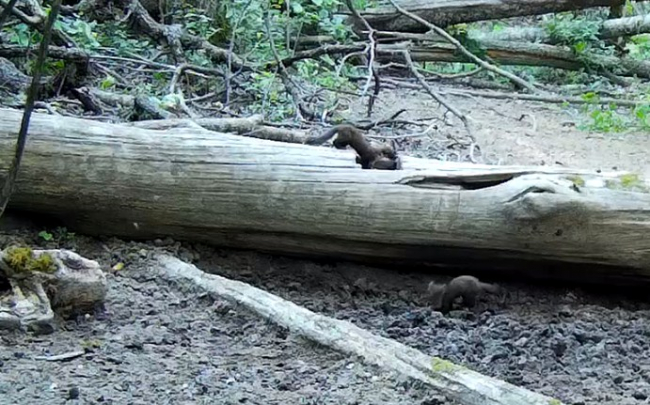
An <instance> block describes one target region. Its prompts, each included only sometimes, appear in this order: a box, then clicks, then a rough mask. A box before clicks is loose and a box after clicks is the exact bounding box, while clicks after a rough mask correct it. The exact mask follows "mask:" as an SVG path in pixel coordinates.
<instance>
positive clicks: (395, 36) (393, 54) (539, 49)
mask: <svg viewBox="0 0 650 405" xmlns="http://www.w3.org/2000/svg"><path fill="white" fill-rule="evenodd" d="M377 36H378V40H377V42H378V44H377V48H376V53H377V60H378V61H379V62H382V63H390V62H397V63H404V58H403V56H402V52H404V51H406V50H409V51H410V52H411V58H412V59H413V60H414V61H416V62H465V63H470V62H469V61H468V60H467V58H465V57H464V56H463V55H461V54H459V53H458V51H457V49H456V47H454V46H453V45H451V44H449V43H447V42H440V41H438V38H439V37H436V36H434V35H428V34H413V33H400V32H378V33H377ZM412 42H415V44H412ZM303 45H307V43H303ZM480 46H481V47H482V49H484V50H485V54H486V56H489V57H490V58H492V60H493V61H494V62H496V63H498V64H500V65H520V66H546V67H553V68H558V69H565V70H581V69H584V68H585V63H584V62H583V61H581V60H580V59H579V58H578V57H576V55H575V54H574V53H573V52H571V50H569V49H567V48H564V47H559V46H554V45H548V44H539V43H529V42H516V41H514V42H505V41H483V42H481V43H480ZM364 47H365V45H364V44H359V43H355V44H352V45H334V44H332V45H324V46H322V47H319V48H316V49H308V50H303V51H299V52H296V53H295V54H294V55H292V56H291V57H288V58H285V59H284V60H283V61H282V62H283V64H285V66H289V65H291V64H293V63H295V62H296V61H298V60H302V59H305V58H315V57H319V56H321V55H323V54H329V55H337V54H339V55H340V54H346V53H350V52H355V51H359V50H363V49H364ZM590 61H591V63H592V66H593V70H594V71H596V72H598V71H599V70H600V71H602V70H605V71H607V72H610V73H615V74H617V75H621V76H628V77H631V76H637V77H643V78H650V62H648V61H642V60H637V59H632V58H627V57H625V58H617V57H615V56H606V55H595V54H594V55H591V59H590Z"/></svg>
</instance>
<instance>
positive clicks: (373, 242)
mask: <svg viewBox="0 0 650 405" xmlns="http://www.w3.org/2000/svg"><path fill="white" fill-rule="evenodd" d="M0 115H2V117H3V119H2V120H0V173H6V171H7V167H8V164H9V162H10V161H11V156H12V154H13V150H14V145H15V136H16V133H17V131H18V128H19V125H20V120H21V115H22V113H21V112H20V111H13V110H7V109H2V110H0ZM402 160H403V166H404V168H405V170H399V171H382V170H361V169H360V168H359V167H358V165H356V163H355V161H354V152H353V151H352V150H343V151H341V150H336V149H334V148H326V147H310V146H305V145H299V144H287V143H282V142H275V141H269V140H260V139H254V138H248V137H241V136H236V135H229V134H222V133H217V132H210V131H196V130H192V129H185V128H182V129H174V130H169V131H152V130H145V129H140V128H127V127H125V126H123V125H111V124H107V123H101V122H93V121H89V120H83V119H78V118H69V117H55V116H48V115H45V114H34V115H33V117H32V121H31V123H30V134H29V138H28V142H27V146H26V150H25V155H24V158H23V164H22V166H21V171H20V173H19V175H18V179H17V185H16V187H17V188H16V193H15V195H14V196H13V197H12V200H11V202H10V208H14V209H23V210H27V211H31V212H40V213H48V214H52V215H57V216H59V217H60V218H62V219H64V220H65V221H66V224H67V226H68V227H70V228H73V229H76V230H77V231H79V232H83V233H86V234H89V235H116V236H121V237H125V238H132V239H153V238H157V237H164V236H172V237H174V238H177V239H184V240H190V241H201V242H206V243H210V244H214V245H220V246H226V247H235V248H250V249H256V250H262V251H268V252H275V253H285V254H303V255H309V256H311V257H314V256H321V257H327V258H345V259H361V260H371V259H374V260H379V261H381V262H391V261H395V262H398V263H402V264H415V265H423V264H435V263H441V262H446V263H451V265H462V266H463V268H464V269H468V268H470V267H471V266H472V265H475V266H480V267H481V268H482V269H489V268H497V269H498V268H508V265H507V263H510V266H511V267H510V268H511V269H514V271H516V272H517V274H519V275H529V276H535V275H536V274H537V273H536V272H535V271H534V269H533V267H527V266H523V267H522V266H521V264H519V263H516V262H513V260H521V259H527V260H532V261H536V262H542V263H545V262H546V261H560V262H571V263H586V264H588V265H589V268H588V269H586V270H585V271H586V272H587V273H586V274H589V279H590V280H593V281H598V279H599V277H600V278H603V277H604V278H608V279H609V278H613V279H621V280H619V281H625V279H627V278H630V277H632V278H633V279H637V280H638V279H639V278H646V279H647V276H648V275H649V273H648V271H649V270H650V238H647V237H645V235H647V233H648V230H649V229H650V195H649V194H648V193H647V190H648V189H649V186H648V185H647V184H646V183H645V181H644V180H643V179H637V177H635V176H627V177H621V173H618V174H617V173H609V174H608V173H597V172H596V171H595V170H573V169H565V168H553V167H512V166H510V167H503V166H486V165H471V164H451V163H443V162H436V161H430V160H426V159H416V158H410V157H407V156H404V157H403V159H402ZM617 184H618V186H617ZM621 188H622V189H621ZM515 264H516V267H513V266H515ZM593 264H602V265H612V266H626V269H625V270H621V271H618V270H617V271H611V270H605V271H603V272H600V273H599V272H597V271H596V270H595V269H592V268H591V267H592V265H593ZM578 268H579V266H574V268H572V271H558V272H557V273H554V274H553V275H552V276H553V277H557V278H567V277H568V278H574V279H575V278H577V279H579V278H580V277H582V276H583V275H584V274H585V273H581V271H578ZM543 274H544V277H550V275H549V274H548V270H546V269H545V272H544V273H543ZM608 282H611V280H608Z"/></svg>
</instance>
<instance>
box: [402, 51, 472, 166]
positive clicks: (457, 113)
mask: <svg viewBox="0 0 650 405" xmlns="http://www.w3.org/2000/svg"><path fill="white" fill-rule="evenodd" d="M402 55H403V56H404V59H405V60H406V64H407V65H408V66H409V68H410V70H411V73H412V74H413V76H415V78H416V79H417V81H418V82H419V83H420V85H421V86H422V87H424V89H425V90H426V92H427V93H429V95H430V96H431V97H433V99H434V100H436V101H437V102H438V103H440V104H442V105H443V106H444V107H445V108H446V109H447V110H449V111H450V112H451V113H452V114H454V115H455V116H456V117H458V119H460V121H461V122H462V123H463V126H465V129H466V130H467V133H468V134H469V138H470V140H471V144H470V147H469V159H470V161H471V162H472V163H476V159H475V158H474V149H475V148H476V137H474V133H473V132H472V128H471V127H470V125H469V120H468V119H467V117H466V116H465V114H463V113H461V112H460V111H459V110H458V109H457V108H456V107H454V106H453V105H451V104H449V102H448V101H446V100H445V99H444V98H443V97H442V96H441V95H440V94H438V93H436V91H435V90H433V89H432V88H431V86H429V84H428V83H427V81H426V80H425V78H424V76H422V74H421V73H420V72H418V70H417V69H416V68H415V64H414V63H413V60H411V55H409V53H408V51H404V52H403V54H402Z"/></svg>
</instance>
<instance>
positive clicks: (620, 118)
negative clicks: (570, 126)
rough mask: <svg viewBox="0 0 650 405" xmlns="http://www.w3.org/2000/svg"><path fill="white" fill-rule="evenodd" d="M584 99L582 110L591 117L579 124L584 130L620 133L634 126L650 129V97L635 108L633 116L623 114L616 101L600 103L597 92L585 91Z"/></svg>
mask: <svg viewBox="0 0 650 405" xmlns="http://www.w3.org/2000/svg"><path fill="white" fill-rule="evenodd" d="M582 99H583V100H585V101H587V103H586V104H584V105H583V106H582V111H583V112H584V113H585V114H587V116H588V117H589V118H590V119H589V121H587V122H586V123H583V124H582V125H580V126H579V128H581V129H583V130H588V131H598V132H603V133H610V132H614V133H620V132H625V131H626V130H628V129H634V128H639V129H644V130H648V129H650V98H649V99H648V102H647V103H644V104H640V105H637V106H636V108H634V110H633V114H632V117H629V116H628V115H625V114H621V113H620V112H619V111H618V110H619V108H618V106H617V105H616V104H614V103H610V104H608V105H602V104H600V103H599V102H598V101H599V97H598V95H597V94H596V93H593V92H590V93H585V94H583V95H582Z"/></svg>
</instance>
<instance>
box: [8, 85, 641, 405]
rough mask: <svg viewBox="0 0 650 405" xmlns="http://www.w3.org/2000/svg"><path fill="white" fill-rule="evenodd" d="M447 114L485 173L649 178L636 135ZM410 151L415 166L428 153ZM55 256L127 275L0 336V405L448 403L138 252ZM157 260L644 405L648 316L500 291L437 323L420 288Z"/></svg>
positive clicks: (477, 366) (493, 113)
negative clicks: (50, 322) (42, 328)
mask: <svg viewBox="0 0 650 405" xmlns="http://www.w3.org/2000/svg"><path fill="white" fill-rule="evenodd" d="M391 97H392V98H391ZM450 99H451V100H452V101H453V102H454V103H455V104H456V106H457V107H459V108H461V109H463V110H464V111H471V114H470V115H471V117H472V118H473V119H474V120H475V125H476V129H477V133H476V135H477V138H478V142H479V145H480V146H481V147H482V149H483V151H484V153H485V154H486V156H487V157H488V158H489V159H490V160H491V161H493V162H496V161H497V160H499V159H501V163H502V164H533V165H539V164H555V162H561V163H562V164H564V165H567V166H574V167H582V168H594V167H598V168H602V169H610V168H612V167H618V168H621V169H628V170H634V171H637V172H639V171H641V172H643V173H650V161H649V160H648V159H647V158H645V155H644V151H646V150H650V148H649V147H650V139H649V138H648V137H647V134H640V133H636V134H635V133H630V134H626V135H600V136H599V135H594V134H588V133H585V132H581V131H579V130H577V129H576V128H575V126H573V125H572V124H571V121H573V122H575V117H572V116H571V114H568V113H565V112H563V111H562V110H561V109H560V107H559V106H558V107H556V106H550V107H549V106H545V105H540V104H538V103H527V102H514V101H500V100H481V99H468V98H460V97H452V98H450ZM397 100H399V103H400V104H396V103H397ZM377 105H378V108H379V109H381V108H383V109H384V110H385V111H387V112H388V113H389V112H391V111H392V110H390V107H393V106H395V105H399V106H406V107H407V108H409V113H408V114H409V116H410V118H411V119H413V117H421V116H427V115H429V116H430V115H431V114H434V113H435V114H437V113H438V112H439V110H438V107H437V105H435V104H434V103H432V102H431V101H429V99H428V97H427V96H425V95H423V94H416V93H413V92H404V93H403V94H401V93H399V92H395V93H393V94H392V95H391V94H382V97H381V98H380V99H379V100H378V101H377ZM361 107H363V106H361ZM388 113H387V114H388ZM525 113H529V114H533V115H534V117H535V122H536V128H535V131H533V130H532V127H533V125H532V121H531V120H529V119H528V118H524V119H522V120H519V118H520V116H521V115H522V114H525ZM402 118H408V116H405V117H402ZM447 133H451V134H462V130H461V129H460V128H458V127H457V126H445V125H441V127H440V131H439V133H438V134H437V135H436V136H440V137H444V136H445V135H446V134H447ZM434 141H435V139H434ZM419 147H420V148H422V149H423V150H424V151H423V152H422V154H426V148H427V144H426V142H425V141H423V142H422V143H421V144H420V145H419ZM3 221H5V219H4V218H3ZM40 230H42V228H39V227H35V228H32V229H31V230H30V231H29V232H27V233H21V234H19V235H17V236H16V235H13V236H7V235H6V234H5V235H4V236H2V238H1V239H0V242H2V243H1V245H0V247H1V248H5V247H6V246H7V245H8V244H9V243H10V242H11V241H15V240H17V239H16V238H17V237H18V238H19V239H22V240H24V241H26V242H28V243H30V244H32V245H38V244H41V245H42V241H41V240H39V239H38V237H37V236H36V234H37V232H38V231H40ZM55 245H56V244H55ZM61 245H62V246H63V247H68V248H73V249H74V250H75V251H77V252H78V253H80V254H82V255H84V256H86V257H88V258H92V259H96V260H98V261H100V263H101V264H102V265H103V266H104V268H105V269H106V270H107V271H109V270H108V269H110V267H111V266H113V265H114V264H116V263H117V262H119V261H126V262H127V263H130V264H129V265H127V267H126V269H125V270H124V271H122V272H119V273H117V274H113V272H110V275H109V280H110V286H111V287H110V288H111V289H110V294H109V299H108V302H107V305H106V313H105V314H103V315H100V316H98V317H96V318H95V317H89V318H87V319H83V320H81V322H79V323H77V322H68V323H65V325H64V328H63V329H62V330H61V331H60V332H57V333H55V334H53V335H50V336H39V337H33V336H22V335H18V334H6V333H5V334H2V335H0V405H4V404H43V403H48V404H49V403H52V404H56V403H67V402H70V403H88V404H102V403H108V404H153V403H155V404H166V403H169V404H204V403H205V404H208V403H210V404H212V403H219V404H240V403H244V404H245V403H248V404H276V403H277V404H280V403H291V404H397V403H413V404H420V405H426V404H443V403H449V402H445V401H444V400H443V398H441V397H438V396H436V395H435V393H432V392H430V391H429V390H427V389H425V388H422V387H421V386H419V385H416V386H414V385H412V384H411V383H409V382H408V381H403V380H402V379H400V378H399V377H397V376H394V375H392V374H390V373H386V372H383V371H381V370H378V369H376V368H375V367H371V366H366V365H363V364H361V363H360V362H359V361H358V360H357V359H350V358H346V357H344V356H342V355H340V354H338V353H335V352H332V351H330V350H328V349H327V348H322V347H317V346H315V345H313V344H310V343H309V342H305V341H303V340H301V339H299V338H296V337H294V336H292V335H290V334H288V333H287V332H286V331H284V330H281V329H279V328H277V327H275V326H273V325H270V324H268V323H267V322H265V321H262V320H260V319H258V318H256V317H255V316H253V315H251V314H249V313H247V312H245V311H241V310H239V309H237V308H233V307H231V306H229V305H228V304H226V303H224V302H222V301H220V300H219V299H215V298H214V297H206V296H195V295H192V294H186V293H182V292H180V291H177V290H175V289H174V288H171V287H170V286H168V285H165V284H161V283H158V282H156V281H155V280H146V277H145V278H143V277H142V272H141V271H140V270H141V269H140V268H139V267H138V265H137V263H138V261H137V259H138V258H139V257H140V255H141V252H140V249H141V248H142V247H143V246H144V245H137V244H131V243H125V242H122V241H117V240H104V241H99V240H94V239H89V238H84V237H81V236H77V237H75V238H72V239H70V240H66V241H63V242H62V243H61ZM155 245H156V246H158V247H159V248H165V249H167V250H170V251H172V252H174V253H175V254H176V255H177V256H178V257H180V258H181V259H183V260H186V261H192V262H194V263H195V264H197V265H198V266H199V267H200V268H202V269H204V270H206V271H210V272H215V273H219V274H221V275H225V276H227V277H231V278H235V279H239V280H242V281H245V282H249V283H251V284H253V285H255V286H257V287H260V288H263V289H265V290H268V291H270V292H273V293H275V294H278V295H280V296H282V297H284V298H286V299H289V300H291V301H293V302H295V303H297V304H300V305H303V306H305V307H307V308H309V309H310V310H313V311H316V312H320V313H324V314H327V315H330V316H333V317H335V318H338V319H347V320H350V321H352V322H353V323H355V324H356V325H358V326H360V327H363V328H366V329H368V330H370V331H372V332H374V333H377V334H380V335H383V336H386V337H390V338H393V339H396V340H398V341H400V342H402V343H404V344H407V345H409V346H412V347H415V348H417V349H419V350H421V351H423V352H425V353H428V354H431V355H437V356H441V357H443V358H445V359H448V360H451V361H454V362H457V363H460V364H463V365H466V366H468V367H470V368H472V369H474V370H476V371H479V372H481V373H484V374H487V375H491V376H494V377H497V378H501V379H504V380H507V381H509V382H512V383H514V384H517V385H521V386H524V387H527V388H529V389H532V390H535V391H538V392H540V393H544V394H548V395H552V396H555V397H558V398H560V399H562V400H563V401H565V402H566V403H569V404H621V405H626V404H642V403H650V399H649V397H650V316H649V315H650V311H649V310H650V305H648V304H647V303H639V302H633V301H630V300H627V299H624V298H623V297H617V296H608V297H606V298H604V297H599V296H596V295H591V294H588V293H586V292H582V291H578V290H571V289H562V288H555V289H550V288H542V287H535V288H533V287H532V286H528V287H526V286H517V285H511V284H503V285H504V287H506V290H507V291H508V296H507V297H506V298H507V299H506V300H505V301H504V302H499V301H498V300H497V301H495V300H492V301H491V302H485V303H482V304H481V305H482V307H481V308H482V309H484V310H483V311H480V312H479V313H478V315H476V316H473V315H471V314H467V313H464V312H460V311H459V312H454V313H452V314H450V315H449V316H448V317H443V316H441V315H440V314H439V313H437V312H433V311H431V310H430V309H429V308H428V307H427V306H426V305H425V303H424V302H423V301H422V292H423V289H424V286H425V285H426V282H428V281H429V280H430V279H431V277H430V276H425V275H421V274H399V273H396V272H388V271H383V270H379V269H372V268H365V267H360V266H356V265H352V264H349V263H339V264H333V265H332V264H330V265H319V264H315V263H312V262H306V261H297V260H289V259H285V258H273V257H270V256H265V255H256V254H249V253H234V252H226V251H220V250H214V249H210V248H206V247H200V246H194V247H187V246H186V247H182V246H180V245H179V244H174V243H173V242H169V243H167V242H164V241H158V242H156V243H155ZM50 247H54V246H50ZM57 247H58V246H57ZM149 247H150V246H149ZM486 281H489V280H486ZM82 347H85V348H86V350H87V353H86V354H85V355H84V356H82V357H80V358H76V359H74V360H71V361H69V362H64V363H62V362H46V361H38V360H34V359H33V357H34V356H39V355H44V354H61V353H64V352H68V351H72V350H76V349H79V348H82ZM74 389H78V390H79V399H78V400H70V401H66V398H67V397H68V396H70V395H71V394H72V396H74V394H75V391H74ZM71 390H72V391H71Z"/></svg>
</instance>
